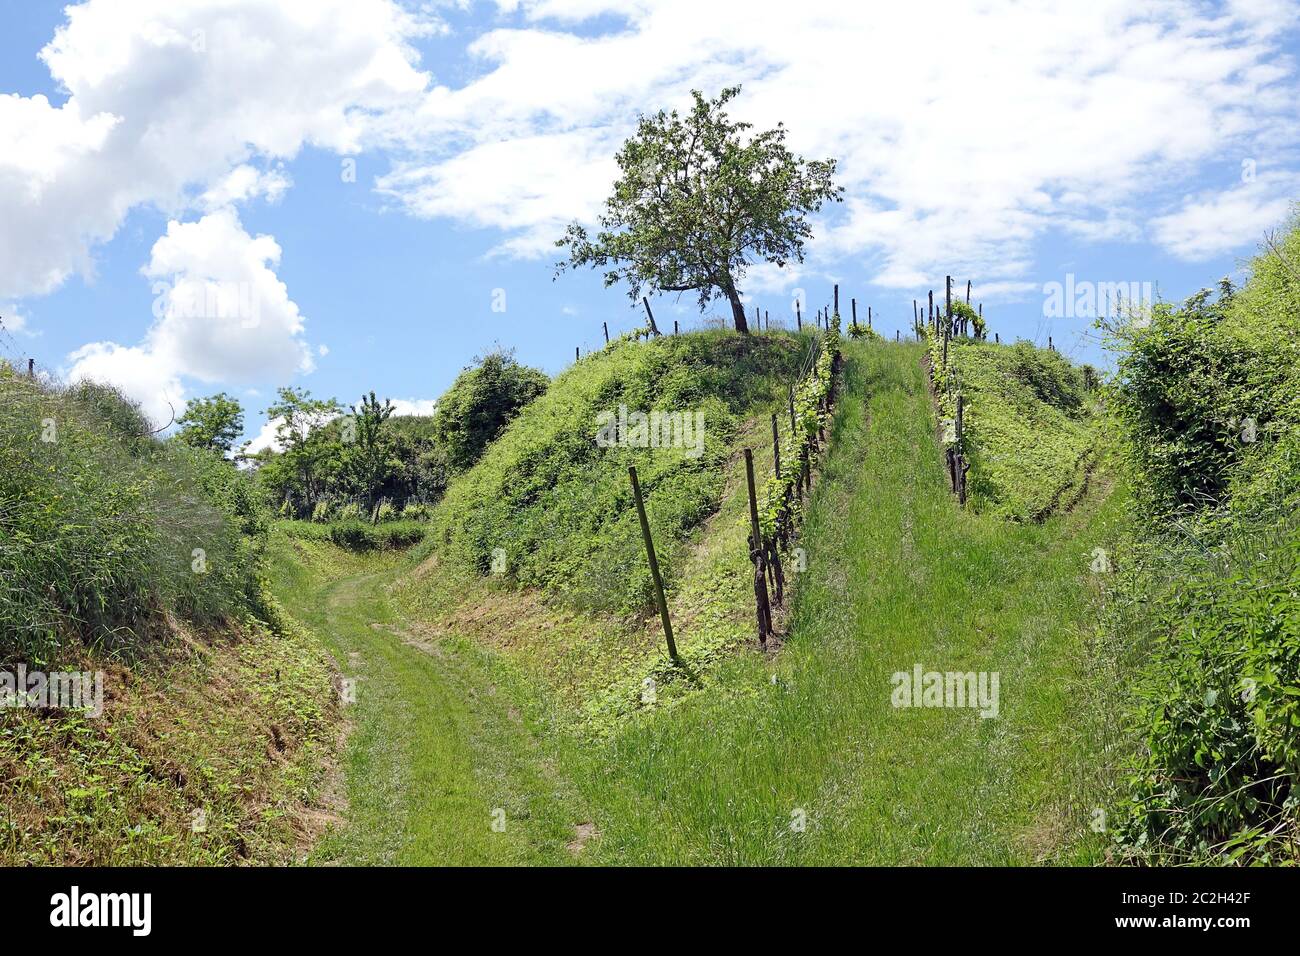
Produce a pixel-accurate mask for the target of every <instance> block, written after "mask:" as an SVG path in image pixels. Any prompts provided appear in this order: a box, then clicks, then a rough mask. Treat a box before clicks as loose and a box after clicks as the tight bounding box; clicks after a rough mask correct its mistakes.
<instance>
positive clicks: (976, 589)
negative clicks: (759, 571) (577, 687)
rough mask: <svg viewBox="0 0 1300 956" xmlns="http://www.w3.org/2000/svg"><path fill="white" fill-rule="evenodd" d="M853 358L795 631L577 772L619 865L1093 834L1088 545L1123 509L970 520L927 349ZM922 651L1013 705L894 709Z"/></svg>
mask: <svg viewBox="0 0 1300 956" xmlns="http://www.w3.org/2000/svg"><path fill="white" fill-rule="evenodd" d="M850 354H851V355H852V356H853V358H852V360H851V361H850V364H849V367H848V377H849V383H848V388H847V395H846V398H845V399H844V401H843V403H842V405H841V407H840V409H839V413H838V415H837V421H836V426H835V431H834V434H833V437H832V443H831V447H832V452H831V455H830V459H829V461H828V463H827V467H826V471H825V473H824V476H823V478H822V480H821V483H820V485H819V490H818V492H817V494H816V497H815V500H814V503H813V505H812V508H811V512H810V516H809V523H808V526H807V530H806V532H805V536H804V542H803V543H804V547H805V548H806V549H807V551H808V556H809V570H808V572H807V573H806V576H805V577H804V579H803V580H802V581H801V583H800V590H799V593H798V599H797V603H796V607H795V611H794V621H793V628H792V634H791V636H790V640H789V642H788V643H787V644H786V646H785V648H784V650H783V651H782V653H781V656H780V657H779V658H778V659H777V661H776V663H775V665H774V666H772V667H769V666H768V664H767V663H766V661H765V660H764V659H763V658H762V657H761V656H760V655H758V654H757V653H752V652H751V653H748V654H744V655H741V656H740V657H738V658H736V659H735V660H733V661H732V663H731V664H730V665H728V666H727V668H726V671H725V674H724V675H723V676H721V677H719V679H718V685H719V689H718V691H717V692H716V693H711V694H708V695H700V696H698V697H696V698H694V699H692V700H690V701H688V702H686V703H684V704H683V705H682V706H679V707H678V708H676V709H675V710H673V711H671V712H669V713H668V714H665V715H663V717H662V719H649V720H645V721H643V722H642V723H640V724H638V725H636V726H632V727H629V728H628V729H627V730H626V731H624V732H622V733H620V734H619V735H618V736H617V737H616V738H615V739H614V740H612V741H611V742H610V743H609V744H608V745H607V746H606V747H605V749H604V750H602V751H601V752H600V753H599V754H598V756H597V757H596V758H595V759H594V761H593V764H594V766H587V767H584V768H583V769H581V770H577V771H575V775H576V776H577V777H578V778H579V779H581V780H583V781H584V789H585V790H586V792H587V793H588V794H589V796H590V800H591V802H592V804H593V805H595V806H598V807H600V826H601V830H602V833H603V834H604V836H603V837H602V840H601V853H602V859H604V860H606V861H613V860H618V861H620V862H636V863H727V864H756V863H850V862H853V863H1015V862H1029V861H1033V860H1036V859H1040V858H1042V859H1047V858H1052V857H1054V856H1056V855H1058V854H1061V853H1063V852H1065V851H1066V848H1068V847H1071V846H1072V845H1074V844H1076V843H1079V844H1086V842H1087V836H1086V835H1087V832H1088V831H1087V830H1086V827H1084V824H1085V823H1086V822H1087V820H1088V819H1089V818H1088V816H1087V813H1088V812H1089V811H1090V810H1091V808H1092V807H1095V806H1097V805H1099V804H1098V802H1097V801H1098V800H1099V799H1100V795H1096V797H1095V798H1094V794H1093V793H1091V792H1088V788H1087V786H1086V780H1085V776H1084V773H1083V771H1084V768H1085V767H1086V764H1087V762H1088V755H1089V753H1090V752H1091V751H1092V750H1093V748H1094V747H1095V746H1096V744H1097V738H1096V735H1097V734H1098V733H1099V732H1100V729H1099V728H1098V727H1096V726H1095V724H1094V721H1095V716H1094V715H1093V714H1090V713H1089V709H1088V707H1087V706H1086V705H1087V704H1091V703H1093V701H1091V700H1090V699H1089V697H1090V695H1089V693H1088V692H1086V691H1085V690H1084V689H1083V687H1082V686H1081V685H1085V684H1088V683H1089V682H1090V681H1091V680H1094V679H1095V676H1093V675H1092V674H1091V672H1090V664H1091V661H1090V660H1089V659H1088V653H1087V651H1086V648H1085V646H1084V644H1085V642H1084V640H1083V638H1084V636H1085V635H1086V634H1087V632H1088V630H1089V628H1090V626H1091V623H1092V621H1091V617H1090V613H1089V603H1090V602H1089V595H1090V588H1089V582H1088V575H1089V571H1088V559H1087V558H1088V554H1089V552H1090V548H1091V546H1092V543H1093V542H1094V541H1095V540H1098V539H1099V537H1100V536H1101V535H1103V533H1104V532H1105V530H1106V528H1107V524H1108V522H1109V521H1110V520H1111V518H1112V517H1113V515H1114V513H1115V508H1114V506H1113V505H1109V504H1102V503H1101V502H1090V503H1089V507H1087V508H1086V509H1084V510H1083V511H1082V512H1080V513H1079V514H1077V515H1074V516H1071V517H1070V518H1068V519H1064V520H1060V521H1054V522H1049V523H1048V524H1047V525H1043V526H1032V525H1029V526H1024V525H1015V524H1010V523H1005V522H1000V521H997V520H995V519H990V518H987V517H982V516H977V515H972V514H969V513H967V514H963V513H961V512H959V511H958V510H957V509H956V506H955V503H954V502H953V500H952V498H951V496H950V495H949V494H948V492H947V491H946V489H945V487H944V481H943V474H942V471H941V466H940V461H939V457H938V453H937V449H936V448H935V445H934V443H933V439H932V437H931V436H932V434H933V431H932V429H933V418H932V416H931V413H930V409H929V400H928V397H927V393H926V385H925V381H924V378H923V372H922V370H921V367H920V364H919V362H920V350H919V348H916V347H910V346H902V347H900V346H894V345H869V346H866V347H857V346H852V347H850ZM914 663H921V664H923V665H924V666H925V667H926V669H936V670H977V671H978V670H985V671H994V670H996V671H999V672H1000V673H1001V675H1002V685H1001V686H1002V693H1001V696H1002V701H1001V708H1002V712H1001V716H1000V717H998V718H996V719H991V720H981V719H980V718H979V717H978V716H976V715H975V714H973V713H971V712H969V711H966V712H958V711H953V710H896V709H894V708H892V707H891V706H890V691H891V685H890V681H889V677H890V674H891V673H892V672H894V671H896V670H910V669H911V667H912V665H913V664H914ZM773 675H774V676H775V677H776V678H777V682H776V683H772V682H771V677H772V676H773ZM579 766H581V762H579ZM1076 767H1077V768H1079V774H1078V775H1077V776H1076V775H1075V773H1074V772H1073V771H1074V769H1075V768H1076ZM798 811H803V812H804V813H805V814H806V815H807V829H806V831H805V832H803V833H794V832H792V831H791V829H790V823H791V819H792V814H796V813H797V812H798ZM1081 852H1082V851H1081Z"/></svg>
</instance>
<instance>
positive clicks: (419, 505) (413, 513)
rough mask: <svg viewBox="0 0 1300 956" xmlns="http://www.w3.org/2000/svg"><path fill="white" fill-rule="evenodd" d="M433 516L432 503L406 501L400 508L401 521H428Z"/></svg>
mask: <svg viewBox="0 0 1300 956" xmlns="http://www.w3.org/2000/svg"><path fill="white" fill-rule="evenodd" d="M432 517H433V505H427V504H424V503H423V502H419V501H408V502H407V503H406V505H405V507H403V508H402V520H403V521H428V520H429V519H430V518H432Z"/></svg>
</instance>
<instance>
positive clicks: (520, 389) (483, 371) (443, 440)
mask: <svg viewBox="0 0 1300 956" xmlns="http://www.w3.org/2000/svg"><path fill="white" fill-rule="evenodd" d="M475 361H476V362H477V363H478V364H477V366H471V367H470V368H467V369H466V370H465V371H463V372H461V373H460V375H458V376H457V377H456V381H455V382H453V383H452V386H451V388H449V389H447V394H446V395H444V396H443V397H442V398H441V399H439V400H438V407H437V410H436V411H435V412H434V436H435V437H436V438H437V440H438V442H439V443H440V444H441V445H442V446H443V448H445V450H446V453H447V460H448V462H449V463H450V464H451V465H452V467H454V468H458V469H463V468H468V467H469V466H470V465H472V464H474V462H476V461H478V458H479V456H480V455H481V454H483V449H485V448H486V447H487V445H488V443H489V442H490V441H492V440H493V439H494V438H496V437H497V436H498V435H499V434H501V431H502V429H504V428H505V427H506V425H507V424H508V423H509V422H510V420H511V419H512V418H514V417H515V415H516V414H518V412H519V409H521V408H523V407H524V406H525V405H527V404H528V403H529V402H531V401H532V400H533V399H535V398H536V397H537V396H539V395H541V394H542V393H543V392H545V391H546V387H547V385H549V384H550V379H548V378H547V377H546V373H545V372H542V371H539V370H538V369H535V368H531V367H529V366H527V365H521V364H519V363H518V362H517V361H515V358H514V355H513V354H511V353H510V352H507V351H501V350H498V351H496V352H492V353H490V354H488V355H486V356H483V357H481V358H478V359H476V360H475Z"/></svg>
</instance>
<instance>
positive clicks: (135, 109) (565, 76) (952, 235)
mask: <svg viewBox="0 0 1300 956" xmlns="http://www.w3.org/2000/svg"><path fill="white" fill-rule="evenodd" d="M854 6H856V5H854ZM1083 6H1084V5H1079V4H1077V3H1073V4H1068V3H1067V4H1060V5H1057V4H1051V3H1044V4H1036V5H1033V6H1025V5H1020V6H1018V7H1016V8H1015V9H1014V10H1013V9H1012V8H1011V7H1009V6H1007V7H1004V5H1003V4H1001V3H999V2H991V3H989V4H986V5H984V8H983V10H982V12H980V13H978V14H976V13H973V12H970V11H966V12H954V10H953V9H952V8H951V7H948V8H944V10H945V12H944V15H943V16H938V15H937V13H936V12H935V11H934V10H931V9H928V8H927V5H926V4H924V3H918V4H912V5H908V8H907V9H906V10H902V11H891V12H888V13H882V12H880V11H879V10H876V11H864V12H861V13H860V12H858V11H856V10H855V9H852V8H851V7H850V6H849V5H844V4H819V3H816V2H811V3H808V4H802V5H800V7H799V8H798V9H799V13H798V15H797V16H796V15H795V14H792V13H790V12H789V7H788V5H783V4H777V3H773V4H770V5H769V4H766V3H762V2H751V3H745V4H740V5H738V6H736V8H735V9H734V10H731V9H727V7H728V4H726V3H722V2H720V3H718V4H711V5H705V6H703V7H702V6H701V5H699V4H698V3H679V2H677V0H665V2H662V3H648V2H637V3H623V4H616V3H607V2H604V0H538V2H526V0H525V2H518V0H511V2H503V3H465V4H446V5H443V4H427V3H422V4H410V5H405V6H404V5H402V4H398V3H395V2H390V0H350V2H342V0H340V2H332V0H319V2H314V3H297V2H282V3H269V2H267V3H264V2H254V0H233V2H223V3H215V2H208V0H203V2H182V0H169V2H155V0H141V2H139V3H135V4H131V5H116V8H115V5H114V4H111V3H106V2H104V0H89V2H87V3H83V4H78V5H75V6H74V7H70V8H69V10H70V13H65V12H64V10H63V8H62V7H61V5H60V4H57V3H41V2H31V3H29V2H19V0H0V134H3V136H4V138H5V141H6V142H7V143H9V144H11V145H10V146H9V147H7V148H6V150H5V155H2V156H0V315H2V316H4V323H5V328H6V330H7V332H6V333H4V334H0V353H3V354H6V355H9V356H11V357H13V358H25V357H26V356H28V355H30V356H34V357H35V358H36V359H37V361H38V362H39V363H40V364H41V365H42V366H43V367H44V368H46V369H48V370H50V371H51V372H52V373H54V374H58V375H61V376H65V377H68V376H71V377H77V376H86V377H97V378H107V379H110V380H112V381H115V382H116V383H117V384H119V385H121V386H122V387H123V388H124V389H125V390H127V391H128V393H130V394H132V395H133V396H134V397H137V398H138V399H139V400H140V401H141V402H142V403H143V404H144V406H145V407H146V409H148V410H150V411H151V413H155V414H157V413H159V410H160V409H161V410H164V411H165V409H166V407H167V402H168V401H171V402H172V403H173V404H178V403H180V402H183V400H184V399H185V398H188V397H194V396H198V395H203V394H210V393H212V392H215V391H218V390H225V391H229V392H232V393H234V394H236V395H237V396H239V397H240V398H241V399H242V400H243V401H244V403H245V406H246V408H247V410H248V412H249V416H248V435H249V437H253V436H255V435H257V434H258V433H259V431H260V430H261V429H262V426H263V422H262V417H261V414H260V412H261V410H262V409H263V408H265V407H266V404H267V402H268V400H269V399H270V398H271V397H272V395H273V393H274V389H275V387H276V386H277V385H287V384H295V385H302V386H305V387H308V388H310V389H311V390H312V392H313V393H315V394H317V395H330V396H335V397H338V398H340V399H343V400H348V401H355V400H356V398H357V396H359V395H360V394H361V392H362V391H363V390H369V389H371V388H374V389H376V390H377V391H379V392H380V394H382V395H387V396H389V397H392V398H394V399H402V400H406V401H409V402H410V403H411V404H410V405H409V406H406V407H408V408H411V409H420V408H423V409H427V408H428V406H429V403H430V402H431V400H433V399H435V398H436V397H437V396H438V395H439V394H440V393H441V392H442V391H443V390H444V389H445V388H446V387H447V386H448V385H449V384H450V382H451V380H452V379H453V378H454V377H455V375H456V374H457V372H459V371H460V369H461V368H463V367H464V366H465V365H466V364H468V363H469V362H470V361H471V359H472V358H473V357H474V356H475V355H478V354H482V353H483V352H485V351H487V350H489V349H491V348H493V347H494V346H496V345H498V344H499V345H503V346H508V347H514V348H515V349H516V350H517V355H518V357H519V358H520V359H521V360H523V361H525V362H528V363H530V364H534V365H537V366H540V367H541V368H543V369H544V370H546V371H547V372H550V373H555V372H557V371H559V370H560V369H561V368H563V367H564V366H565V365H566V364H567V363H568V362H570V361H572V357H573V350H574V347H575V346H576V345H580V346H582V347H583V348H584V349H586V348H591V347H596V346H597V345H598V344H599V343H600V341H601V322H602V321H608V322H609V324H610V328H611V333H614V332H617V331H620V330H623V329H628V328H631V327H633V326H635V325H638V324H640V322H641V314H640V312H639V311H638V310H635V309H632V308H631V307H630V305H629V302H628V299H627V297H626V295H625V294H624V293H623V291H622V290H621V289H608V290H607V289H604V288H603V287H602V286H601V283H600V281H599V278H598V277H597V276H596V275H595V274H590V273H589V274H578V275H575V274H565V275H563V276H561V277H560V278H559V279H558V280H553V278H552V275H553V270H552V263H553V260H554V258H555V256H554V250H552V249H551V248H550V247H549V243H550V242H551V241H552V240H553V239H554V238H555V237H558V235H559V234H560V232H561V231H562V228H563V224H564V223H565V222H567V221H569V220H571V219H574V218H577V219H581V220H583V221H587V222H590V221H591V219H592V217H593V215H594V213H595V212H596V210H597V208H598V204H599V202H600V200H601V199H602V198H603V197H604V195H605V192H606V187H607V186H608V184H609V182H610V179H611V177H612V174H613V167H612V164H611V163H612V161H611V157H612V154H613V151H614V149H615V148H616V147H617V145H618V144H619V143H620V142H621V141H622V139H623V137H625V136H626V135H627V132H628V131H629V128H630V126H631V124H632V123H634V121H635V118H636V115H637V113H638V111H651V110H655V109H658V108H660V107H672V106H677V105H681V104H682V103H683V101H684V100H685V98H686V97H687V96H688V91H689V90H690V89H691V88H692V87H698V88H701V89H704V90H706V91H709V92H715V91H716V90H717V89H719V88H720V87H721V86H723V85H726V84H730V83H743V84H744V93H743V94H742V96H741V98H740V99H739V100H738V101H737V103H736V109H735V111H734V112H735V113H736V114H737V115H739V116H741V117H743V118H745V119H751V120H753V121H754V122H755V123H756V124H758V125H761V126H770V125H772V124H774V123H775V122H777V121H783V122H784V123H785V124H786V126H787V127H788V128H789V130H790V141H791V145H792V146H793V147H794V148H795V149H796V150H797V151H799V152H801V153H803V154H804V155H807V156H810V157H813V156H815V157H824V156H835V157H836V158H838V159H839V160H840V173H841V176H840V181H841V182H842V183H843V184H844V185H845V187H846V190H847V195H846V202H845V203H844V204H843V205H841V206H837V207H835V208H833V209H830V210H828V211H827V212H826V213H825V214H824V215H820V216H818V217H817V218H816V223H815V228H816V231H817V236H816V239H815V240H814V242H813V243H812V244H811V246H810V248H809V256H808V260H807V262H806V263H804V265H803V266H802V267H800V268H799V269H797V270H790V271H787V272H786V273H784V274H782V273H778V272H777V271H776V270H773V269H770V268H759V269H756V270H755V271H754V272H753V273H752V274H751V276H750V277H749V279H748V281H747V282H746V283H745V284H744V285H743V286H742V288H743V289H744V290H745V292H746V294H747V298H748V299H749V300H750V302H751V304H757V305H758V306H759V307H760V308H764V309H767V310H769V311H770V312H771V313H772V315H773V316H774V317H777V316H780V317H782V318H786V317H788V316H789V315H790V313H791V311H792V308H791V303H792V301H793V296H794V295H795V290H799V289H802V290H805V302H806V305H807V306H808V307H809V308H816V307H819V306H820V305H822V304H823V303H824V302H827V301H829V298H830V288H831V284H832V283H833V282H835V281H838V282H839V283H840V286H841V295H842V298H843V300H844V303H845V309H844V311H845V312H847V300H848V298H849V297H850V296H855V297H857V299H858V302H859V304H860V306H861V309H862V314H865V307H866V305H868V304H870V305H871V306H872V307H873V309H874V311H875V314H876V315H877V316H878V317H879V319H878V323H877V327H878V328H881V329H882V330H883V331H885V332H886V333H887V334H891V335H892V332H893V330H894V329H895V328H907V327H908V325H909V324H910V320H911V309H912V306H911V302H912V299H913V298H914V297H921V296H923V295H924V293H925V292H926V290H927V289H929V288H931V287H933V288H934V289H935V290H936V293H941V291H942V282H943V276H944V274H945V273H948V272H950V273H951V274H953V275H954V276H955V277H956V278H957V280H958V281H959V282H960V283H961V284H962V286H963V287H964V283H965V281H966V279H967V278H970V279H973V280H974V283H975V300H977V301H982V302H983V303H984V309H985V314H986V316H987V317H988V318H989V320H990V324H991V328H992V329H994V330H996V331H998V332H1000V333H1001V335H1002V336H1003V338H1004V339H1006V338H1014V337H1018V336H1023V337H1027V338H1031V339H1036V340H1038V341H1040V342H1043V341H1045V339H1046V336H1047V334H1049V332H1050V334H1052V335H1053V336H1054V339H1055V341H1056V342H1057V344H1058V345H1060V346H1062V347H1064V348H1065V349H1066V350H1067V351H1071V352H1074V353H1075V354H1077V355H1078V356H1079V357H1081V358H1085V359H1088V360H1092V361H1098V362H1100V361H1103V358H1102V356H1101V354H1100V353H1099V351H1098V349H1097V347H1096V345H1095V344H1094V343H1093V342H1091V341H1090V340H1089V339H1088V338H1087V337H1086V335H1085V334H1084V333H1086V332H1087V330H1088V328H1089V326H1090V324H1091V317H1090V316H1077V315H1074V316H1071V315H1066V316H1060V317H1053V318H1051V319H1050V320H1048V319H1047V318H1045V317H1044V306H1045V301H1046V296H1045V293H1044V287H1045V285H1046V284H1048V283H1053V282H1058V283H1065V282H1066V281H1067V274H1073V275H1074V277H1075V280H1074V281H1075V282H1076V284H1077V283H1080V282H1095V283H1116V282H1123V283H1137V284H1139V285H1140V284H1143V283H1149V284H1150V286H1151V287H1152V288H1158V290H1159V292H1160V294H1161V295H1162V296H1163V297H1164V298H1166V299H1174V300H1177V299H1180V298H1182V297H1185V296H1186V295H1188V294H1190V293H1191V292H1193V291H1195V290H1196V289H1198V288H1200V287H1202V286H1205V285H1209V284H1211V283H1212V282H1213V281H1214V280H1216V279H1217V278H1218V277H1219V276H1222V275H1225V274H1229V273H1234V272H1236V271H1237V270H1239V268H1240V265H1241V262H1242V260H1243V258H1244V257H1246V256H1248V255H1249V254H1250V253H1251V252H1252V251H1253V250H1254V249H1255V247H1256V245H1257V243H1258V241H1259V237H1260V235H1261V234H1262V233H1263V231H1264V230H1265V229H1267V228H1269V227H1271V226H1275V225H1277V224H1279V222H1280V221H1281V220H1282V219H1283V218H1284V217H1285V215H1286V211H1287V208H1288V203H1289V201H1290V200H1292V199H1294V198H1298V197H1300V153H1298V151H1297V140H1298V139H1300V122H1297V120H1300V117H1298V116H1297V115H1296V114H1297V104H1298V103H1300V96H1297V95H1296V93H1297V88H1296V59H1295V58H1296V54H1297V52H1298V47H1300V39H1298V34H1297V22H1298V21H1300V18H1298V17H1297V10H1296V7H1295V6H1294V5H1292V4H1290V3H1286V2H1282V0H1277V2H1274V0H1251V2H1240V3H1230V4H1225V5H1222V6H1219V5H1213V4H1204V3H1191V2H1188V3H1179V2H1169V3H1160V4H1153V5H1151V6H1150V7H1146V6H1143V5H1141V4H1137V5H1135V4H1132V3H1115V4H1109V3H1105V2H1102V3H1097V4H1088V5H1086V9H1083ZM47 44H48V45H49V46H48V47H47ZM43 49H45V50H46V51H47V52H46V54H45V56H44V58H43V59H42V58H41V57H40V56H39V54H41V51H42V50H43ZM952 50H959V51H971V52H963V54H962V55H961V56H953V55H951V54H950V53H948V52H944V51H952ZM973 51H983V52H981V53H979V54H976V53H975V52H973ZM3 94H10V95H8V96H5V95H3ZM41 97H44V99H41ZM352 162H354V163H355V176H352V175H351V174H350V173H351V165H350V163H352ZM352 180H355V181H352ZM214 283H225V284H226V287H227V288H234V287H237V286H238V287H239V288H242V289H248V290H251V293H250V294H251V295H252V296H253V297H255V298H256V301H257V302H258V313H259V314H258V316H257V318H256V322H255V323H253V324H250V323H248V322H243V323H241V322H240V321H238V319H237V318H235V319H234V320H233V324H232V317H231V316H224V315H223V316H218V317H216V318H214V317H212V316H199V317H196V316H192V315H191V316H190V317H189V320H187V319H186V318H185V317H184V316H181V317H180V318H177V317H176V316H175V315H174V314H173V312H169V311H168V309H169V308H173V309H174V307H175V306H176V304H177V303H181V304H183V303H184V302H185V301H186V300H185V298H184V296H185V295H186V294H189V293H192V292H193V290H195V289H200V290H201V289H203V288H204V287H205V286H211V285H212V284H214ZM241 284H242V285H241ZM160 289H161V290H162V291H161V292H160ZM186 290H189V292H186ZM503 296H504V303H505V309H504V311H496V310H494V308H493V305H494V303H496V304H497V305H498V306H499V305H500V304H501V302H502V301H503ZM181 311H182V312H183V309H182V310H181ZM724 312H725V308H723V307H719V306H717V305H716V304H715V306H714V307H713V310H712V312H711V313H710V314H716V315H723V314H724ZM656 315H657V317H658V318H659V319H660V322H661V325H665V324H667V325H671V323H672V321H673V319H678V320H680V321H682V322H683V324H684V325H686V326H687V327H690V326H695V325H698V324H700V323H701V322H702V321H703V320H704V319H705V318H706V316H702V315H701V314H700V313H699V311H698V309H697V308H696V306H695V302H694V298H693V296H683V297H681V298H680V300H679V299H678V298H677V297H676V296H673V297H665V298H663V299H662V300H661V301H660V302H659V303H658V304H657V306H656ZM223 323H224V324H223Z"/></svg>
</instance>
